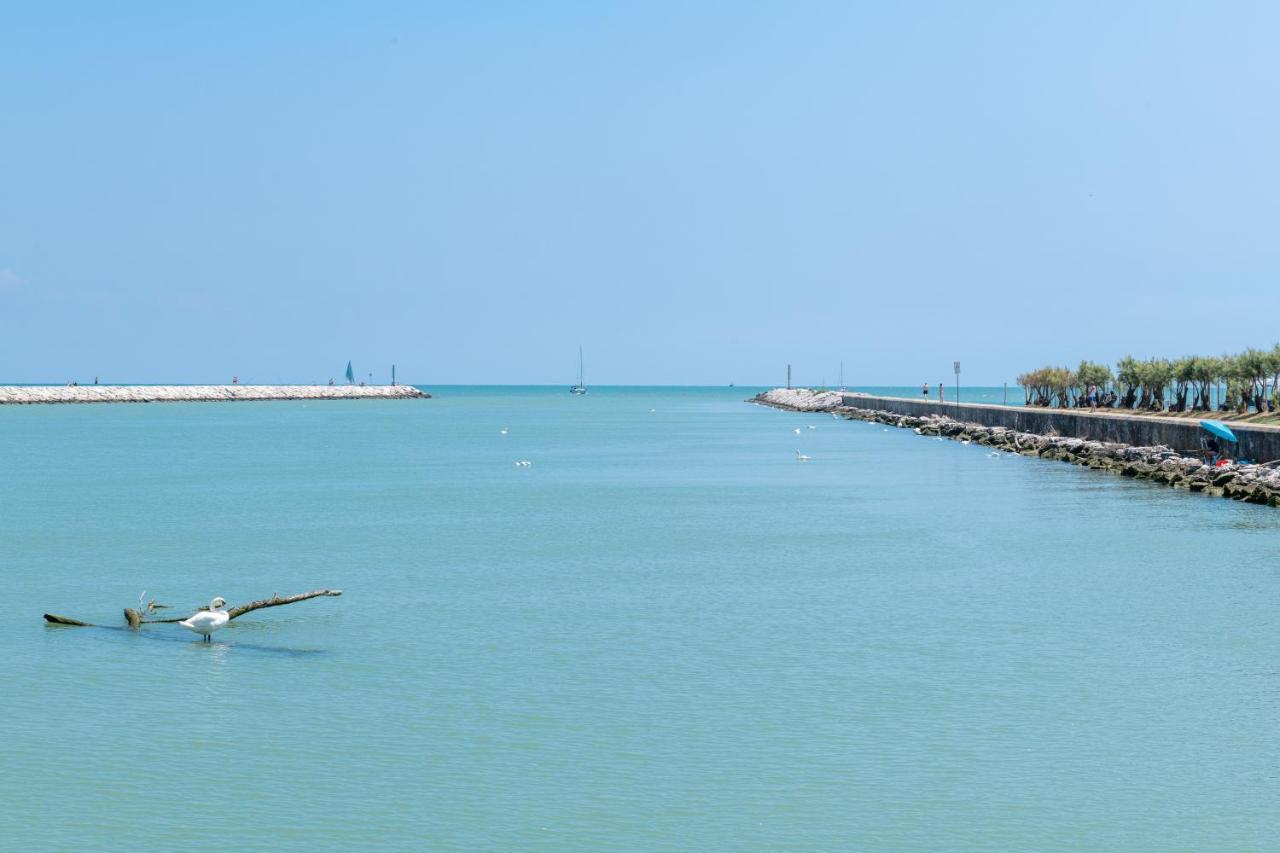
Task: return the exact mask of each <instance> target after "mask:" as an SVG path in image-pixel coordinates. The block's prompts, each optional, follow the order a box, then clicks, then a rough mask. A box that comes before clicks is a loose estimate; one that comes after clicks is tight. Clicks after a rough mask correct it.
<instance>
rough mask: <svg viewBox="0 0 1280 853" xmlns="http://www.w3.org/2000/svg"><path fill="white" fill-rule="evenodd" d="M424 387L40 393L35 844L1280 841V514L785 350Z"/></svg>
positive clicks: (946, 845) (28, 538) (22, 490)
mask: <svg viewBox="0 0 1280 853" xmlns="http://www.w3.org/2000/svg"><path fill="white" fill-rule="evenodd" d="M427 390H429V391H431V392H432V393H433V394H434V395H435V396H434V397H433V398H432V399H430V400H394V401H382V400H361V401H316V402H261V403H255V402H237V403H191V404H186V403H163V404H150V405H148V404H135V405H66V406H23V407H3V408H0V460H3V466H2V467H0V472H2V476H3V488H2V489H0V579H2V580H3V590H4V595H3V597H2V598H0V661H3V668H2V670H0V672H2V673H3V689H2V690H0V771H2V772H0V804H2V805H0V847H3V848H6V849H15V850H28V849H51V850H81V849H89V850H109V849H120V850H126V849H127V850H170V849H174V848H176V847H182V848H192V849H206V848H207V849H215V848H226V847H233V848H238V849H246V850H281V849H298V850H303V849H307V850H312V849H340V850H353V849H395V850H423V849H430V850H556V851H559V850H726V849H729V850H736V849H743V850H748V849H761V850H763V849H788V850H940V849H953V850H992V851H995V850H1000V851H1004V850H1081V849H1088V850H1094V849H1108V850H1153V851H1155V850H1160V851H1164V850H1263V849H1275V848H1276V847H1277V845H1280V837H1278V832H1280V831H1278V830H1277V826H1280V769H1278V768H1280V725H1278V723H1280V616H1278V611H1277V602H1280V563H1277V560H1276V556H1277V554H1278V553H1280V512H1277V511H1276V510H1274V509H1268V508H1266V507H1259V506H1253V505H1245V504H1239V503H1233V502H1230V501H1226V500H1222V499H1220V498H1218V499H1214V498H1209V497H1205V496H1201V495H1192V494H1189V493H1187V492H1184V491H1178V490H1174V489H1170V488H1167V487H1163V486H1156V485H1152V484H1150V483H1145V482H1136V481H1133V480H1129V479H1124V478H1120V477H1116V476H1112V475H1107V474H1102V473H1097V472H1094V471H1090V470H1087V469H1084V468H1079V467H1075V466H1071V465H1067V464H1063V463H1060V462H1052V461H1044V460H1040V459H1034V458H1024V457H1020V456H1011V455H1007V454H999V453H995V454H993V452H992V451H991V450H990V449H989V448H985V447H980V446H977V445H972V446H963V445H961V444H959V443H956V442H951V441H935V440H932V439H930V438H925V437H920V436H916V435H914V434H913V433H912V432H911V431H909V430H898V429H890V428H886V427H884V426H882V425H879V424H869V423H862V422H852V421H845V420H838V419H834V418H832V417H830V416H827V415H812V414H810V415H806V414H795V413H788V412H780V411H776V410H773V409H768V408H763V407H760V406H757V405H753V404H751V403H749V402H747V398H749V397H750V396H751V395H752V394H754V393H755V392H756V391H757V390H760V389H748V388H741V387H739V388H643V387H625V388H624V387H618V388H609V387H595V388H592V389H591V392H590V393H589V394H588V395H586V396H585V397H576V396H572V395H570V394H569V393H568V392H567V388H565V387H554V388H549V387H432V388H428V389H427ZM868 390H870V389H868ZM910 390H911V393H912V394H913V395H914V394H916V393H918V391H919V389H910ZM904 392H905V389H904ZM1001 392H1002V389H975V393H979V394H981V393H986V394H992V395H999V394H1001ZM962 393H963V390H962ZM964 399H969V398H968V396H967V395H966V396H965V398H964ZM504 430H505V433H504ZM798 451H799V452H800V453H802V454H804V455H806V456H809V457H810V459H809V460H808V461H799V460H798V459H797V452H798ZM524 461H527V462H529V463H531V464H529V465H518V464H517V463H518V462H524ZM321 587H330V588H340V589H341V590H342V591H343V594H342V596H341V597H332V598H331V597H326V598H318V599H314V600H310V601H305V602H302V603H298V604H293V605H290V606H286V607H279V608H275V609H269V610H260V611H257V612H253V613H250V614H247V615H245V616H243V617H241V618H239V619H236V620H235V621H234V622H232V623H231V624H230V626H229V627H227V628H226V629H224V630H222V631H221V632H219V633H218V634H216V635H215V637H214V642H212V643H209V644H205V643H202V642H200V638H199V637H197V636H196V635H194V634H191V633H189V632H187V631H186V630H184V629H183V628H181V627H180V626H177V625H172V624H168V625H164V624H162V625H151V626H146V627H144V628H143V629H141V630H128V629H125V628H124V627H123V618H122V611H123V609H124V608H126V607H135V608H136V607H138V605H139V602H140V601H153V600H154V601H156V602H159V603H161V604H166V605H169V606H170V609H166V610H161V611H159V612H160V613H161V614H164V615H169V614H177V615H185V614H188V613H190V612H191V611H193V610H194V608H196V607H198V606H200V605H202V604H205V603H207V602H208V601H209V600H210V599H211V598H213V597H214V596H223V597H225V598H226V599H228V600H229V601H230V602H231V603H232V605H235V604H238V603H243V602H246V601H249V600H252V599H258V598H262V597H265V596H271V595H273V594H280V595H288V594H292V593H299V592H304V591H307V590H311V589H315V588H321ZM46 612H51V613H57V614H61V615H64V616H69V617H73V618H76V619H81V620H84V621H87V622H92V623H94V624H96V625H99V626H101V627H88V628H75V627H53V626H49V625H46V624H45V623H44V621H43V619H42V614H44V613H46Z"/></svg>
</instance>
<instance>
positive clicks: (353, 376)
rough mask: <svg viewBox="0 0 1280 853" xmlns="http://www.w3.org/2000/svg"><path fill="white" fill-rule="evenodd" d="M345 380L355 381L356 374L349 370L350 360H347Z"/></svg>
mask: <svg viewBox="0 0 1280 853" xmlns="http://www.w3.org/2000/svg"><path fill="white" fill-rule="evenodd" d="M347 381H348V382H355V381H356V375H355V374H354V373H353V372H352V371H351V362H349V361H348V362H347Z"/></svg>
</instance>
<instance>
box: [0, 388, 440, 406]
mask: <svg viewBox="0 0 1280 853" xmlns="http://www.w3.org/2000/svg"><path fill="white" fill-rule="evenodd" d="M430 396H431V395H430V394H428V393H426V392H425V391H419V390H418V389H417V388H414V387H413V386H412V385H0V405H22V404H31V403H214V402H225V401H229V400H405V399H415V398H416V399H422V398H426V397H430Z"/></svg>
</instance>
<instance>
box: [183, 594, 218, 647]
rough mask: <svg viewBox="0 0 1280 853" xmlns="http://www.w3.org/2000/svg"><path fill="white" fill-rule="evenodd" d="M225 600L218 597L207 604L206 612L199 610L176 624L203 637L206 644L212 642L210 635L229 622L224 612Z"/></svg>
mask: <svg viewBox="0 0 1280 853" xmlns="http://www.w3.org/2000/svg"><path fill="white" fill-rule="evenodd" d="M226 606H227V600H226V599H225V598H223V597H222V596H218V597H217V598H215V599H214V600H213V601H210V602H209V609H208V610H201V611H200V612H199V613H197V614H195V615H194V616H192V617H191V618H190V619H183V620H182V621H181V622H179V623H178V624H179V625H181V626H182V627H183V628H186V629H187V630H188V631H195V632H196V633H197V634H203V635H204V641H205V642H206V643H211V642H213V638H212V636H211V635H212V634H213V632H214V631H216V630H218V629H219V628H221V627H222V626H223V625H226V624H227V623H228V622H230V621H231V617H230V616H228V615H227V611H226Z"/></svg>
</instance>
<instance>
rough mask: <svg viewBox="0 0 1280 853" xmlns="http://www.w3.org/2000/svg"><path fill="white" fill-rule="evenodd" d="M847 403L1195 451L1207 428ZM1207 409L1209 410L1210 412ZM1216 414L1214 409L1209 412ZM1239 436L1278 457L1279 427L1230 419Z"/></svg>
mask: <svg viewBox="0 0 1280 853" xmlns="http://www.w3.org/2000/svg"><path fill="white" fill-rule="evenodd" d="M843 405H845V406H854V407H857V408H859V409H875V410H877V411H881V412H892V413H894V414H898V415H910V416H912V417H918V418H923V417H930V416H938V415H941V416H943V417H948V418H954V419H956V420H959V421H964V422H967V423H976V424H981V425H982V426H988V427H1006V428H1008V429H1012V430H1017V431H1018V432H1029V433H1034V434H1036V435H1059V436H1064V437H1070V438H1083V439H1086V440H1089V441H1106V442H1114V443H1116V444H1127V445H1130V446H1133V447H1151V446H1155V445H1164V446H1166V447H1172V448H1174V449H1175V450H1178V451H1180V452H1182V453H1184V454H1194V453H1195V452H1196V451H1197V449H1198V448H1199V446H1200V436H1201V435H1203V434H1204V432H1203V430H1201V428H1200V423H1199V419H1198V418H1197V419H1191V418H1187V419H1185V420H1184V419H1181V418H1164V417H1158V416H1154V415H1152V416H1148V415H1134V414H1127V413H1125V412H1117V411H1099V412H1098V413H1096V414H1093V413H1090V412H1088V411H1084V410H1078V409H1040V408H1034V407H1022V406H991V405H982V404H977V403H961V404H960V406H959V414H957V412H956V408H957V407H956V404H955V403H942V404H940V403H938V402H937V401H933V402H926V401H924V400H909V399H905V398H902V397H873V396H865V395H862V394H845V395H843ZM1206 415H1208V413H1206ZM1208 416H1209V417H1212V415H1208ZM1230 426H1231V430H1232V432H1234V433H1235V434H1236V435H1237V436H1239V438H1240V445H1241V452H1242V454H1243V455H1244V456H1246V457H1248V458H1250V459H1254V460H1256V461H1258V462H1270V461H1272V460H1275V459H1280V427H1266V426H1244V425H1239V426H1237V425H1236V424H1231V425H1230Z"/></svg>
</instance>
